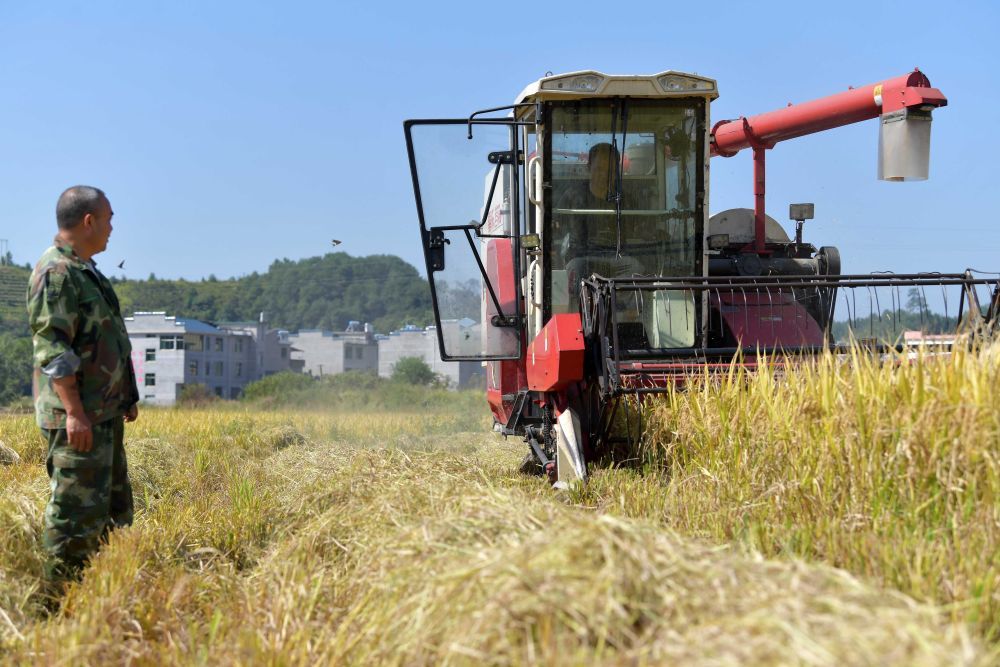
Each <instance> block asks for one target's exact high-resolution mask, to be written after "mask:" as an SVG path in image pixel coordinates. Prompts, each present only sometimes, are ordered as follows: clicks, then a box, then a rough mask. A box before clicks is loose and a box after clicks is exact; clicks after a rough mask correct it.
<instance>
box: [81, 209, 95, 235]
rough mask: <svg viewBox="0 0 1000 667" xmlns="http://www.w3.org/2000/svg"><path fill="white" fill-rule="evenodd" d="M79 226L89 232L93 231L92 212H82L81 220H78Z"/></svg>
mask: <svg viewBox="0 0 1000 667" xmlns="http://www.w3.org/2000/svg"><path fill="white" fill-rule="evenodd" d="M80 227H82V228H84V229H86V230H87V232H88V233H89V232H91V231H93V229H94V214H93V213H84V214H83V220H81V221H80Z"/></svg>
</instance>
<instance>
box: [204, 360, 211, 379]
mask: <svg viewBox="0 0 1000 667" xmlns="http://www.w3.org/2000/svg"><path fill="white" fill-rule="evenodd" d="M211 374H212V362H211V361H206V362H205V377H208V376H209V375H211Z"/></svg>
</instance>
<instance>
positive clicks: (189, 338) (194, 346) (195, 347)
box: [184, 334, 205, 352]
mask: <svg viewBox="0 0 1000 667" xmlns="http://www.w3.org/2000/svg"><path fill="white" fill-rule="evenodd" d="M204 339H205V337H204V336H194V335H191V334H188V335H186V336H184V348H185V349H187V350H191V351H192V352H201V351H202V350H204V349H205V347H204V345H203V341H204Z"/></svg>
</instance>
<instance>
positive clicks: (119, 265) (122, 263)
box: [118, 259, 125, 269]
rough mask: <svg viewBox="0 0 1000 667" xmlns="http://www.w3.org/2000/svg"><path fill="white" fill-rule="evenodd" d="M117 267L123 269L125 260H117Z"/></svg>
mask: <svg viewBox="0 0 1000 667" xmlns="http://www.w3.org/2000/svg"><path fill="white" fill-rule="evenodd" d="M118 268H119V269H124V268H125V260H124V259H123V260H122V261H120V262H118Z"/></svg>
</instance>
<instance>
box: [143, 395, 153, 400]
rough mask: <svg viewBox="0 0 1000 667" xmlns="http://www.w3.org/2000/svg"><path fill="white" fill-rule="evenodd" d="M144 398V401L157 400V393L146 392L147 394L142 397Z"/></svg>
mask: <svg viewBox="0 0 1000 667" xmlns="http://www.w3.org/2000/svg"><path fill="white" fill-rule="evenodd" d="M142 400H144V401H155V400H156V394H146V395H145V396H143V397H142Z"/></svg>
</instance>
